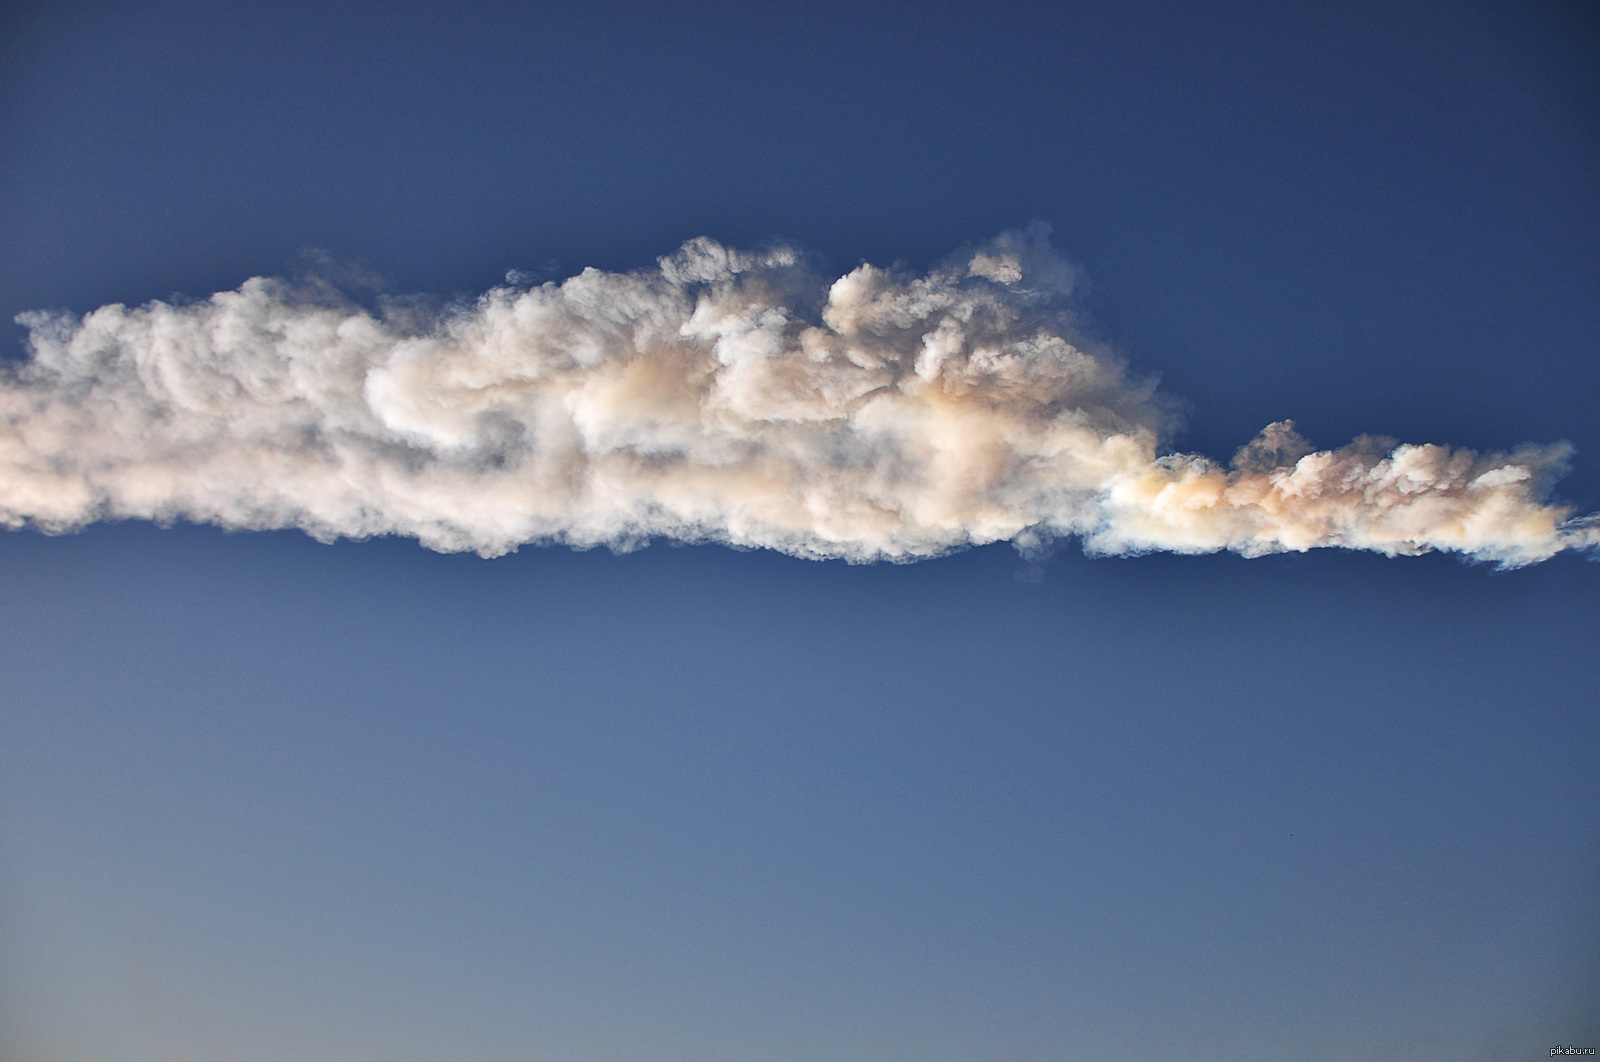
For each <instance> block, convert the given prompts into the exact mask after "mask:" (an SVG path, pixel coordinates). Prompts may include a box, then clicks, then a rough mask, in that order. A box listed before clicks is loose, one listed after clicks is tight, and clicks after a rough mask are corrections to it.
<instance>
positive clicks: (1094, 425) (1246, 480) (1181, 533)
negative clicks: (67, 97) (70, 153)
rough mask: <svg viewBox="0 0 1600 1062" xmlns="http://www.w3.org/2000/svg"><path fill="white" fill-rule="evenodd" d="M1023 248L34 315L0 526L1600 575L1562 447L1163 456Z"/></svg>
mask: <svg viewBox="0 0 1600 1062" xmlns="http://www.w3.org/2000/svg"><path fill="white" fill-rule="evenodd" d="M1075 278H1076V275H1075V273H1074V271H1073V269H1072V267H1071V266H1069V265H1068V264H1067V263H1066V262H1065V261H1064V260H1063V259H1062V258H1061V257H1060V256H1059V255H1057V254H1056V253H1055V252H1054V251H1053V250H1052V249H1051V248H1050V246H1049V244H1048V241H1047V239H1046V236H1045V233H1044V232H1042V231H1038V230H1030V231H1029V232H1026V233H1022V232H1012V233H1006V234H1003V235H1002V236H1000V237H999V238H998V239H996V240H994V241H991V242H990V243H989V244H987V245H984V246H982V247H980V248H977V249H975V250H972V251H969V252H967V253H965V254H963V255H960V256H958V257H956V258H952V259H951V260H950V261H949V262H948V263H947V264H946V265H944V266H941V267H939V268H936V269H934V270H932V271H930V272H928V273H926V274H925V275H909V274H905V273H902V272H896V271H891V270H884V269H879V268H876V267H873V266H870V265H863V266H861V267H860V268H858V269H855V270H853V271H851V272H850V273H848V274H847V275H845V276H843V277H839V278H837V279H829V278H827V277H824V276H819V275H818V274H817V273H816V272H815V271H814V270H813V269H811V268H809V267H808V265H807V264H806V261H805V259H804V258H803V257H802V256H800V255H798V254H796V253H795V252H793V251H791V250H788V249H785V248H781V247H780V248H775V249H770V250H767V251H764V252H759V253H744V252H739V251H735V250H730V249H728V248H725V247H723V246H721V245H719V244H717V243H715V242H713V241H711V240H708V239H697V240H692V241H690V242H689V243H687V244H685V245H684V246H683V247H682V248H681V249H680V250H679V251H678V252H677V253H675V254H673V255H671V256H668V257H665V258H662V259H660V261H659V263H658V265H657V267H656V268H654V269H649V270H641V271H637V272H630V273H610V272H603V271H600V270H595V269H587V270H585V271H584V272H582V273H580V274H579V275H577V276H574V277H572V278H570V279H568V280H566V281H564V282H562V283H559V284H557V283H548V284H544V285H542V286H537V287H531V288H529V287H526V286H520V285H512V286H507V287H503V288H496V289H494V290H491V291H489V292H488V293H487V294H485V295H483V296H482V297H480V298H479V299H478V300H477V301H476V303H475V304H472V305H469V306H457V307H454V308H451V309H449V310H444V311H437V312H426V313H425V312H421V311H419V310H417V309H416V307H415V304H410V303H405V302H399V301H396V302H390V303H386V304H383V305H381V306H380V307H379V309H377V310H368V309H364V308H362V307H360V306H357V305H354V304H352V303H350V302H348V301H345V300H343V299H340V298H337V297H334V296H332V295H330V294H329V292H328V291H327V290H325V289H322V288H317V287H315V286H306V285H300V286H296V285H293V284H290V283H287V282H285V281H280V280H270V279H261V278H256V279H252V280H249V281H247V282H245V283H244V284H243V285H241V286H240V287H239V288H238V289H237V290H235V291H226V292H221V293H219V294H216V295H213V296H211V297H210V298H209V299H205V300H203V301H197V302H194V303H190V304H183V305H174V304H168V303H164V302H153V303H150V304H148V305H145V306H141V307H137V308H129V307H126V306H123V305H111V306H105V307H102V308H101V309H98V310H95V311H94V312H92V313H90V314H88V315H86V316H84V317H82V318H78V317H75V316H72V315H68V314H51V313H30V314H24V315H23V316H22V317H21V318H19V321H20V322H21V323H23V324H24V325H25V326H26V327H27V328H28V329H29V338H28V345H29V350H30V357H29V359H28V360H27V361H25V362H23V363H20V364H19V365H16V366H13V367H11V368H7V369H5V370H3V375H0V522H3V523H5V524H6V525H8V526H10V527H14V528H16V527H34V528H38V529H41V530H45V531H52V532H54V531H65V530H70V529H73V528H78V527H81V526H83V525H85V524H88V523H90V522H93V521H97V520H116V519H130V518H131V519H143V520H157V521H172V520H180V519H182V520H191V521H196V522H202V523H214V524H219V525H221V526H224V527H229V528H255V529H264V528H283V527H297V528H301V529H303V530H305V531H306V532H308V533H310V534H312V535H314V536H316V537H318V538H321V539H333V538H337V537H355V538H359V537H364V536H370V535H388V534H392V535H405V536H411V537H414V538H416V539H418V540H420V541H421V542H423V543H424V544H425V545H427V546H430V547H432V548H434V549H439V550H475V551H477V552H479V553H482V554H484V555H486V556H489V555H495V554H500V553H505V552H507V551H509V550H513V549H515V548H517V547H518V546H520V545H523V544H526V543H566V544H570V545H574V546H580V547H586V546H593V545H600V544H604V545H610V546H613V547H616V548H628V547H630V546H633V545H638V544H641V543H644V542H647V541H649V540H651V539H654V538H669V539H676V540H681V541H713V542H722V543H727V544H731V545H737V546H747V547H765V548H769V549H775V550H781V551H783V552H785V553H790V554H793V555H796V556H801V557H812V558H844V559H847V560H850V561H875V560H885V559H886V560H910V559H916V558H920V557H930V556H935V555H938V554H941V553H945V552H947V551H950V550H953V549H959V548H962V547H965V546H972V545H979V544H983V543H990V542H999V541H1010V542H1014V543H1017V544H1018V545H1019V546H1020V547H1022V548H1024V549H1030V548H1038V547H1039V546H1040V545H1042V544H1044V543H1047V542H1050V541H1054V540H1057V539H1061V538H1064V537H1068V536H1076V537H1078V538H1080V539H1081V541H1082V542H1083V544H1084V546H1085V548H1086V549H1088V550H1089V551H1090V552H1093V553H1100V554H1134V553H1142V552H1148V551H1154V550H1169V551H1176V552H1180V553H1206V552H1213V551H1217V550H1233V551H1235V552H1238V553H1242V554H1245V555H1250V556H1254V555H1259V554H1265V553H1273V552H1279V551H1284V550H1307V549H1312V548H1316V547H1325V546H1337V547H1345V548H1352V549H1364V550H1375V551H1377V552H1380V553H1385V554H1390V555H1395V554H1415V553H1423V552H1427V551H1430V550H1449V551H1454V552H1457V553H1460V554H1463V555H1466V556H1468V557H1471V558H1474V559H1479V560H1486V561H1490V562H1494V563H1497V564H1499V565H1502V566H1508V567H1511V566H1518V565H1524V564H1529V563H1534V562H1537V561H1540V560H1543V559H1545V558H1548V557H1550V556H1552V555H1553V554H1555V553H1558V552H1560V551H1562V550H1565V549H1587V548H1592V547H1595V546H1596V545H1597V544H1600V524H1597V522H1596V519H1595V518H1594V517H1584V518H1579V519H1573V514H1572V512H1571V511H1570V510H1568V509H1566V508H1563V507H1561V506H1560V505H1558V504H1555V503H1553V502H1552V501H1551V500H1550V496H1549V490H1550V485H1551V483H1552V481H1553V480H1554V479H1555V478H1556V477H1557V476H1559V475H1560V473H1561V471H1562V469H1563V462H1564V459H1565V458H1566V456H1567V452H1568V448H1567V447H1566V446H1565V445H1552V446H1538V445H1525V446H1521V447H1517V448H1516V449H1514V450H1512V451H1510V452H1507V453H1496V454H1478V453H1475V452H1473V451H1471V450H1464V449H1454V448H1451V447H1448V446H1440V445H1396V444H1395V443H1393V442H1390V441H1384V440H1377V439H1372V438H1361V439H1357V440H1356V441H1355V442H1353V443H1351V444H1350V445H1348V446H1345V447H1343V448H1341V449H1338V450H1316V449H1314V448H1313V447H1311V446H1310V445H1309V444H1308V443H1307V442H1306V441H1305V440H1304V439H1302V438H1301V437H1300V436H1299V435H1298V434H1297V433H1296V432H1295V431H1294V428H1293V425H1292V424H1290V423H1289V422H1281V423H1277V424H1272V425H1269V426H1268V427H1267V428H1266V429H1265V430H1264V431H1263V432H1262V433H1261V435H1260V436H1259V437H1257V438H1256V439H1255V440H1254V441H1252V442H1250V443H1248V444H1247V445H1246V446H1244V447H1243V448H1242V449H1240V450H1239V452H1238V453H1237V454H1236V455H1235V456H1234V457H1233V458H1232V460H1231V461H1230V462H1227V463H1224V462H1219V461H1216V460H1212V459H1210V458H1207V457H1203V456H1199V455H1195V454H1185V453H1165V452H1163V449H1162V439H1163V434H1164V432H1165V431H1166V430H1167V429H1169V428H1170V422H1169V418H1168V416H1167V414H1166V412H1165V411H1164V410H1165V407H1164V405H1163V402H1162V401H1161V399H1160V396H1158V395H1157V394H1156V391H1155V387H1154V385H1153V383H1151V382H1150V381H1148V380H1143V379H1139V378H1137V377H1135V376H1133V375H1131V374H1130V373H1129V372H1128V371H1127V369H1126V368H1125V366H1124V365H1123V364H1122V363H1121V362H1120V361H1118V359H1117V358H1116V357H1115V356H1113V354H1112V353H1111V352H1110V351H1109V350H1107V349H1106V348H1105V347H1104V346H1102V345H1100V344H1097V343H1095V342H1093V341H1092V340H1090V339H1089V338H1087V337H1086V335H1085V334H1084V331H1083V329H1081V328H1080V327H1079V326H1078V324H1077V323H1076V318H1075V315H1074V310H1073V301H1072V289H1073V285H1074V282H1075Z"/></svg>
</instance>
